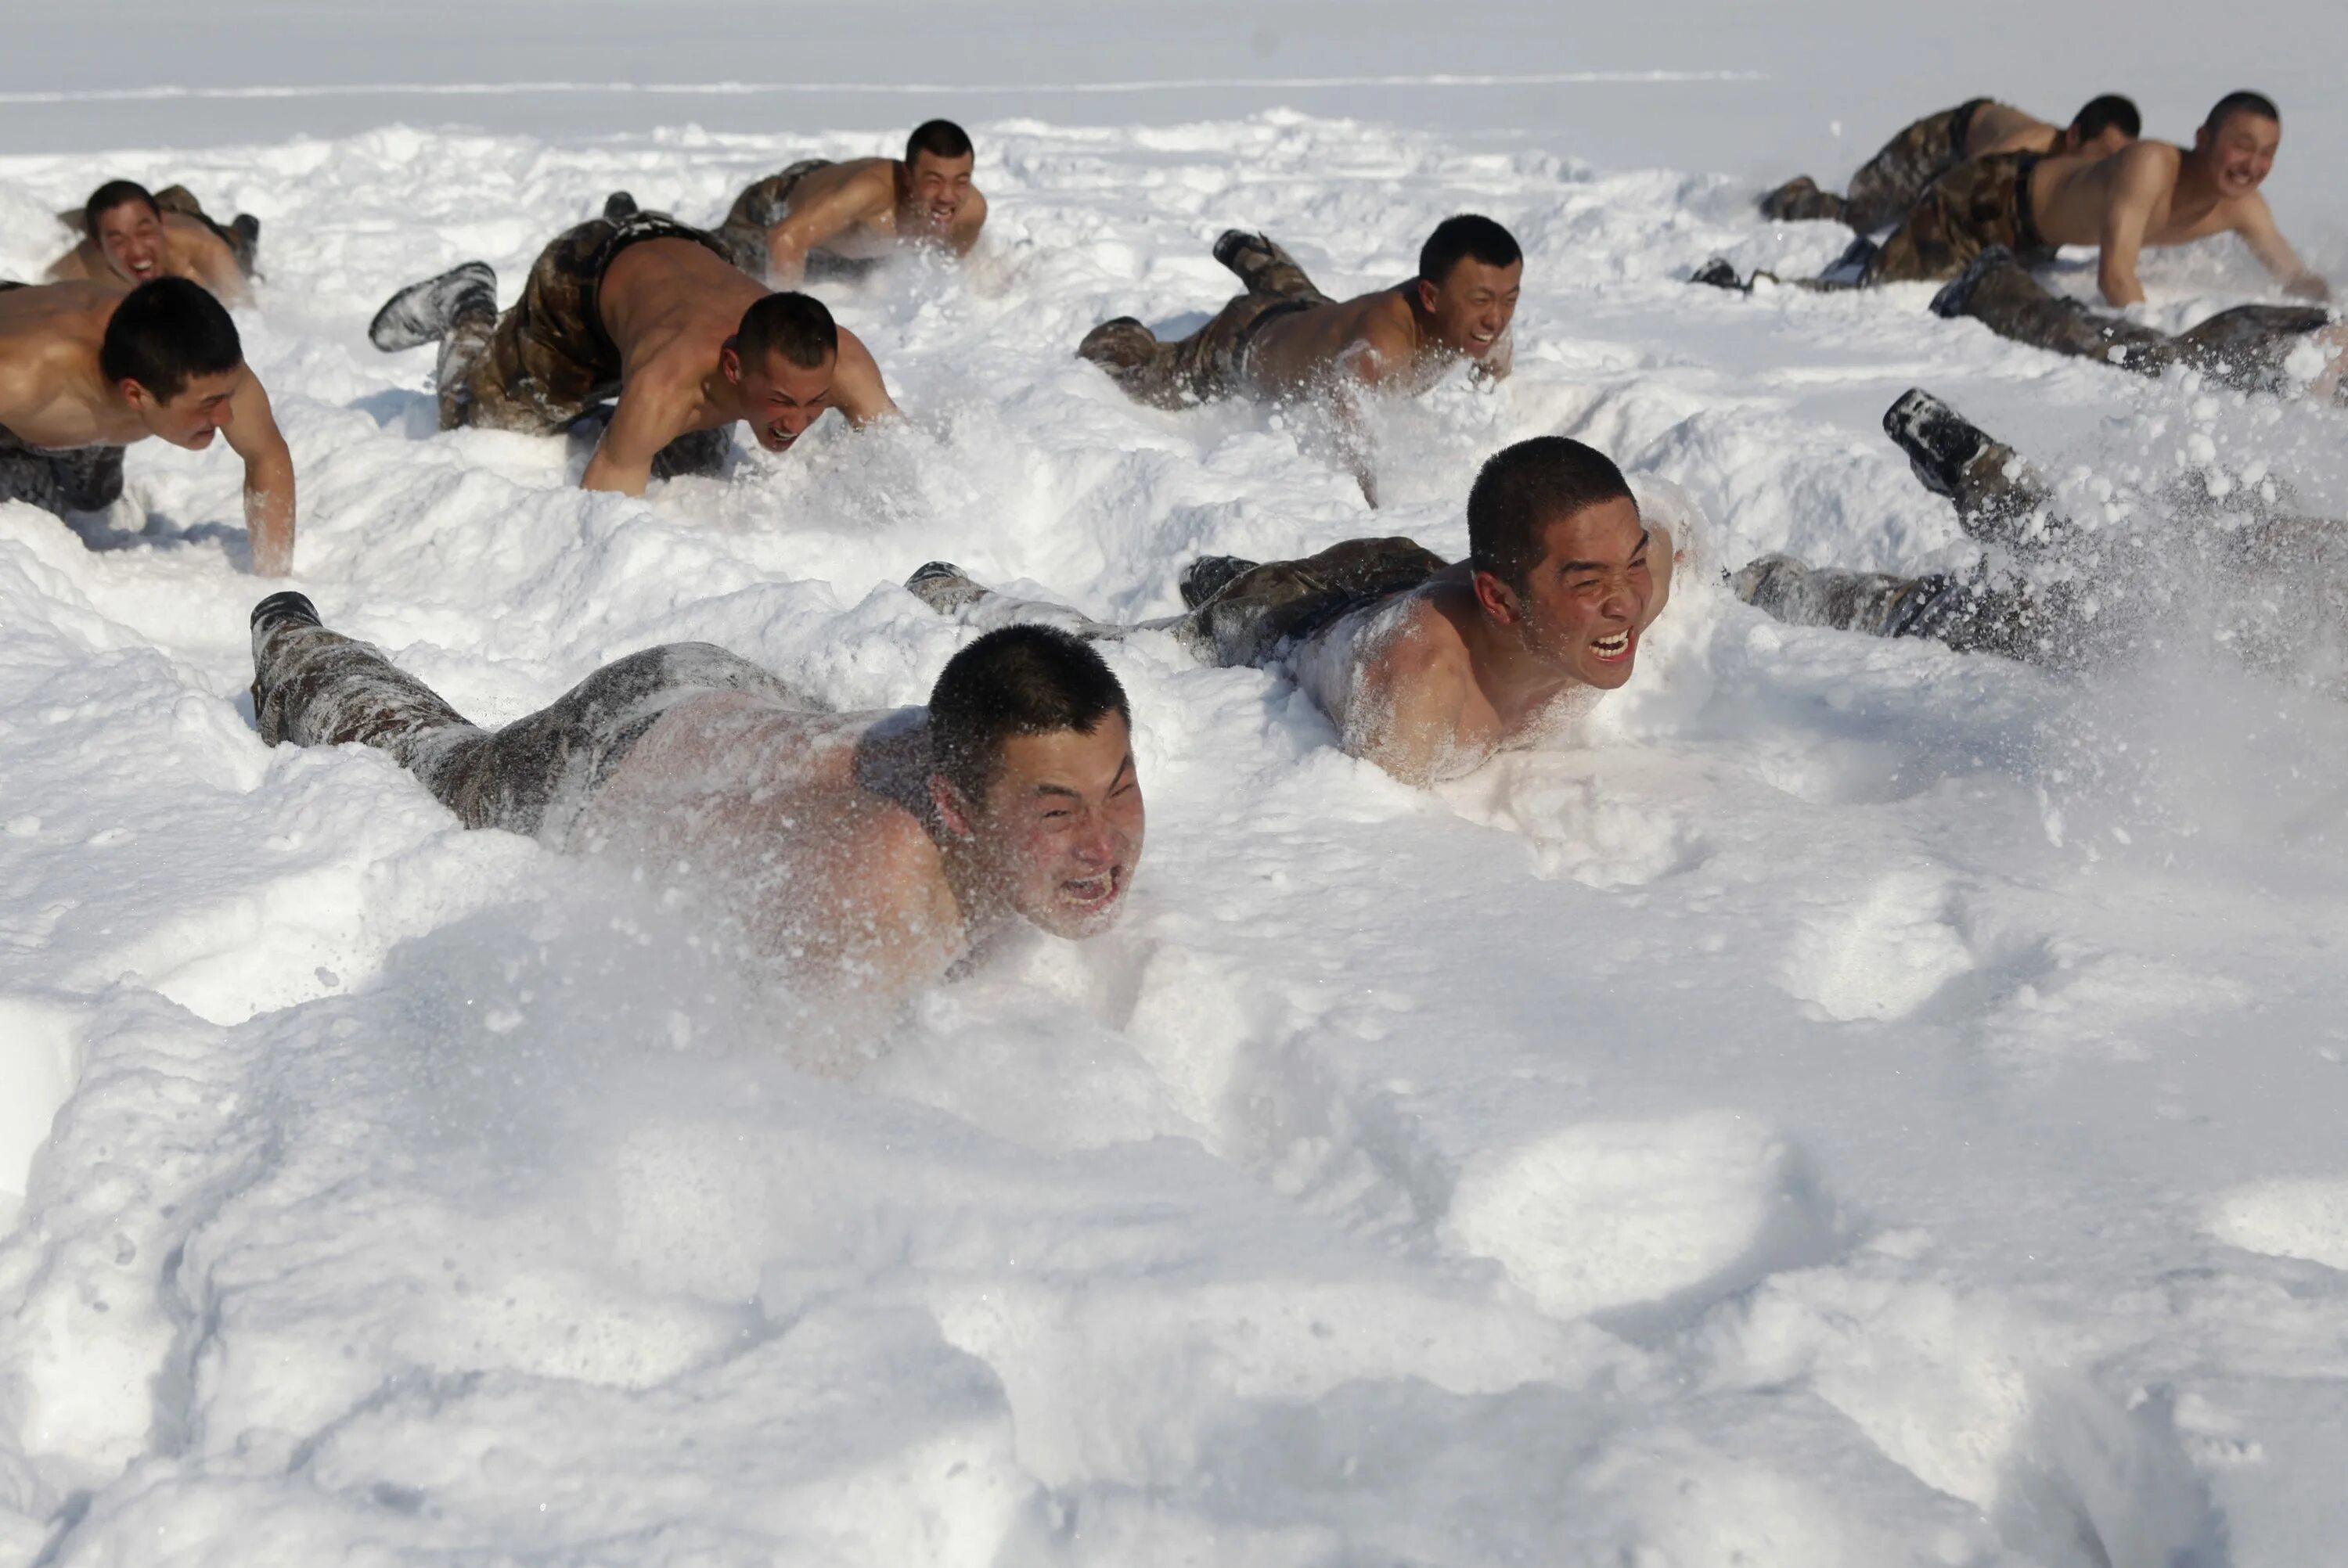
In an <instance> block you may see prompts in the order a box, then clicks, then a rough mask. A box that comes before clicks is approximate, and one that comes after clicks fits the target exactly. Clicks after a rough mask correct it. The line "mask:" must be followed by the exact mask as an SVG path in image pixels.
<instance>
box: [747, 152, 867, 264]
mask: <svg viewBox="0 0 2348 1568" xmlns="http://www.w3.org/2000/svg"><path fill="white" fill-rule="evenodd" d="M895 199H896V187H895V185H894V184H893V183H892V182H891V179H890V178H889V170H888V167H887V165H885V164H884V165H881V166H880V169H878V170H877V178H876V177H875V176H873V175H860V176H859V177H858V178H856V179H850V180H846V181H843V182H842V183H840V184H839V185H837V186H834V187H833V188H832V189H831V190H828V191H825V192H824V193H823V194H821V195H819V196H813V197H809V198H808V199H807V200H803V201H797V202H794V203H793V204H792V206H791V210H789V211H788V212H787V213H785V214H784V215H783V220H782V221H781V222H779V223H778V224H776V225H775V226H774V227H773V228H772V229H769V230H767V283H768V285H769V286H770V287H773V288H777V289H796V288H798V286H799V283H800V282H802V281H803V280H804V279H805V278H806V277H807V260H808V252H809V251H819V250H821V249H822V248H823V246H824V242H825V241H828V240H830V239H831V238H833V237H834V236H835V235H838V234H840V233H843V232H845V231H848V230H850V229H852V228H854V227H855V226H856V225H857V224H859V223H863V222H869V221H870V220H872V219H874V218H877V217H879V216H880V215H881V214H882V213H884V212H886V211H888V210H889V209H890V207H891V204H892V203H893V202H894V200H895Z"/></svg>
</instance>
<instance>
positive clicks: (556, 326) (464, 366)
mask: <svg viewBox="0 0 2348 1568" xmlns="http://www.w3.org/2000/svg"><path fill="white" fill-rule="evenodd" d="M616 231H617V225H615V224H613V222H611V221H610V220H607V219H602V218H597V219H594V220H591V221H589V222H585V223H582V224H580V225H579V226H578V227H577V228H575V229H572V230H570V231H567V232H565V233H562V234H560V235H558V236H556V237H555V239H554V241H553V242H552V243H551V244H549V245H548V246H547V247H546V249H545V250H543V251H540V252H539V255H538V260H537V261H534V262H532V263H531V265H530V281H529V282H527V283H525V284H524V285H523V286H522V292H521V298H520V299H519V300H517V301H515V302H514V303H513V305H512V307H511V308H510V309H509V310H507V311H505V312H504V313H501V314H500V315H499V316H498V317H496V318H495V319H494V320H490V319H489V318H488V317H486V316H483V315H472V316H467V317H465V318H463V319H461V320H459V321H458V322H457V323H454V324H452V325H451V326H450V328H449V330H448V335H447V336H446V337H444V338H443V339H442V340H441V343H440V373H439V387H440V428H442V429H443V430H455V429H458V428H460V427H464V426H469V425H478V426H480V427H482V428H485V429H490V430H516V431H520V432H521V433H523V434H524V435H530V436H552V435H556V434H559V433H560V432H561V431H563V430H565V429H567V428H569V426H570V425H571V424H572V421H574V420H576V419H577V418H578V417H579V416H580V415H582V414H584V413H586V412H587V411H588V410H589V409H591V408H592V407H594V406H595V405H596V404H598V403H600V402H601V401H602V400H603V399H604V398H606V397H608V396H610V395H612V393H613V391H614V390H615V389H616V388H617V387H618V385H619V381H620V362H619V353H618V351H617V350H616V349H614V348H613V346H612V344H611V343H610V341H609V340H608V339H607V338H606V337H605V336H604V335H603V327H602V322H601V321H600V320H599V319H598V318H597V314H596V302H595V292H596V287H597V285H598V284H599V283H600V282H602V269H603V266H604V264H605V262H606V261H608V259H609V258H608V254H607V252H608V250H609V247H610V244H611V241H612V238H613V234H614V233H615V232H616Z"/></svg>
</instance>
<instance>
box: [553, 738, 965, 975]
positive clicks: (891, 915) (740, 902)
mask: <svg viewBox="0 0 2348 1568" xmlns="http://www.w3.org/2000/svg"><path fill="white" fill-rule="evenodd" d="M919 717H920V715H919V713H918V711H913V712H910V713H909V712H897V713H889V712H878V713H810V712H800V711H795V710H793V709H789V708H787V707H784V706H783V705H781V704H780V703H778V702H775V701H774V700H773V699H770V698H767V697H762V696H759V695H757V694H755V693H752V692H712V693H710V694H709V695H707V696H703V697H695V698H692V699H689V700H687V701H685V702H680V703H678V704H677V705H676V706H675V707H674V708H672V709H670V710H669V712H666V713H664V714H663V715H662V717H661V718H660V720H659V721H658V722H657V723H654V725H653V727H652V729H651V730H649V731H647V732H646V733H645V734H644V738H643V739H642V740H641V741H639V742H637V743H635V745H634V746H633V747H632V748H630V750H629V752H628V754H627V756H626V757H625V758H624V759H623V761H622V762H621V764H620V765H619V766H618V767H617V768H616V769H614V770H613V774H612V776H611V778H610V779H609V781H607V782H606V783H605V784H604V785H603V786H602V789H601V790H599V791H598V792H597V793H596V795H595V799H594V801H593V803H592V804H591V805H590V806H589V807H588V809H587V812H586V813H585V815H583V816H582V819H581V822H580V824H579V826H578V828H577V829H576V831H575V833H574V835H573V837H574V842H575V843H576V844H577V845H579V846H581V847H583V848H587V849H589V850H591V851H598V852H602V853H609V854H617V855H620V856H624V857H626V858H628V859H631V860H633V861H634V862H636V863H637V864H640V865H642V866H645V867H646V868H647V869H648V870H651V871H653V872H654V873H655V874H657V875H662V876H670V875H674V876H678V877H680V878H682V879H684V881H685V884H686V885H688V886H695V887H696V888H705V889H712V890H714V891H715V893H716V897H717V899H718V901H719V905H720V907H721V908H722V911H723V913H724V914H725V916H726V917H727V918H728V919H729V920H730V921H731V922H732V923H734V924H735V925H736V927H738V928H739V930H740V932H741V934H742V935H743V937H744V938H746V939H747V941H748V942H749V943H750V944H752V945H753V946H754V947H755V948H757V950H759V951H761V952H763V953H765V954H767V955H769V956H771V957H774V958H778V959H781V960H783V961H785V962H786V963H787V965H788V967H789V968H792V969H794V970H804V971H805V973H806V974H807V975H808V977H810V978H811V979H814V980H815V981H816V982H817V983H818V984H820V983H821V981H822V979H824V977H826V976H834V977H839V979H840V980H841V981H842V982H843V983H845V984H848V985H850V986H852V987H853V988H855V989H879V990H882V991H890V992H893V991H896V990H900V989H904V987H906V986H910V985H915V984H920V983H922V982H923V981H925V980H927V979H934V978H936V977H937V976H939V975H941V974H942V973H944V971H945V969H946V968H947V967H948V966H949V965H950V964H951V963H952V962H953V959H954V958H955V957H956V956H958V954H959V953H960V951H961V950H962V947H963V927H962V921H961V917H960V915H959V913H958V911H957V908H956V906H955V903H954V899H953V893H952V891H951V890H950V889H949V887H948V886H947V883H946V879H945V874H944V869H943V861H942V856H940V854H939V852H938V849H937V846H936V844H935V842H934V841H933V840H932V837H931V836H930V834H929V831H928V829H927V828H926V826H925V825H923V824H922V821H921V820H920V819H919V818H918V817H917V816H916V815H914V814H913V812H912V811H911V809H909V808H908V804H907V803H908V802H909V801H911V800H913V799H915V798H917V796H916V795H915V794H914V792H915V790H916V789H917V788H918V781H917V779H916V777H915V774H916V773H917V771H918V767H919V759H920V758H922V757H923V756H924V755H925V754H926V753H925V747H924V745H923V744H922V743H923V742H925V736H923V734H922V731H921V728H920V725H919V722H918V721H919ZM892 980H894V981H899V982H902V983H901V984H895V985H892V984H891V981H892ZM876 981H877V982H878V983H877V984H876V983H875V982H876Z"/></svg>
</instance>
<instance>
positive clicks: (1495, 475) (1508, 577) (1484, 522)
mask: <svg viewBox="0 0 2348 1568" xmlns="http://www.w3.org/2000/svg"><path fill="white" fill-rule="evenodd" d="M1630 499H1632V495H1631V487H1630V485H1629V483H1628V482H1627V481H1625V480H1624V479H1623V477H1622V469H1620V468H1617V467H1616V466H1614V460H1613V459H1612V458H1611V457H1609V456H1606V454H1605V453H1603V452H1601V451H1599V450H1598V449H1597V448H1596V447H1595V446H1583V445H1582V444H1581V442H1579V441H1576V440H1573V439H1572V438H1571V437H1570V436H1534V437H1533V438H1532V439H1531V440H1529V441H1519V442H1518V443H1517V444H1516V445H1515V446H1504V447H1502V448H1501V449H1500V450H1499V451H1498V452H1495V453H1493V454H1492V456H1490V457H1489V458H1488V459H1486V461H1485V464H1484V466H1483V468H1482V470H1481V471H1480V472H1478V474H1477V476H1476V483H1475V486H1474V487H1472V488H1471V489H1469V490H1468V562H1469V564H1471V565H1472V566H1474V567H1475V569H1477V570H1478V571H1488V572H1490V573H1491V574H1492V575H1493V576H1494V577H1497V578H1498V579H1500V580H1501V581H1502V582H1505V583H1507V584H1508V585H1509V587H1510V588H1513V589H1516V590H1517V591H1518V592H1519V593H1522V592H1523V591H1524V590H1525V588H1526V585H1527V583H1528V582H1529V580H1530V579H1531V577H1532V570H1533V568H1535V567H1537V566H1539V565H1540V559H1541V530H1542V529H1543V528H1547V527H1548V526H1549V524H1550V523H1551V522H1553V521H1555V520H1556V519H1557V518H1570V517H1574V516H1576V515H1578V514H1579V513H1581V512H1583V511H1585V510H1587V509H1588V508H1590V507H1594V506H1597V505H1599V504H1600V503H1601V502H1604V501H1616V500H1630Z"/></svg>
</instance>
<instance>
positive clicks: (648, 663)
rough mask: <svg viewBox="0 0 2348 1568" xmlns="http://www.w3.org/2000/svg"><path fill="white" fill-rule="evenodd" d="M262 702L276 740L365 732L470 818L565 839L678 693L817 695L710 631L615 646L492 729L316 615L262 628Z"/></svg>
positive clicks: (264, 733) (256, 690)
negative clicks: (567, 683)
mask: <svg viewBox="0 0 2348 1568" xmlns="http://www.w3.org/2000/svg"><path fill="white" fill-rule="evenodd" d="M252 664H253V682H252V686H253V713H254V717H255V721H256V723H257V724H258V726H259V729H260V732H261V738H262V739H263V741H265V742H267V743H270V744H275V743H278V742H280V741H291V742H293V743H294V744H296V745H304V746H326V745H338V744H343V743H348V742H354V741H355V742H358V743H362V744H365V745H370V746H374V747H376V748H377V749H378V750H381V751H385V752H388V753H390V754H391V755H392V756H393V757H394V758H395V759H396V761H397V762H398V763H399V764H400V765H401V766H402V767H405V768H406V769H407V771H408V772H410V773H412V774H415V775H416V776H417V779H418V780H419V781H420V782H421V783H422V784H424V786H425V787H426V788H427V789H428V790H430V791H431V792H432V794H433V797H434V798H435V799H437V800H438V801H439V802H440V803H441V804H443V805H446V806H447V807H448V809H449V810H450V811H452V812H454V813H456V814H457V816H458V819H459V820H461V821H462V822H463V823H464V825H466V826H467V827H498V828H503V829H505V830H506V831H508V832H510V833H520V834H530V835H542V836H545V837H548V838H549V839H550V840H551V841H554V842H558V843H559V842H560V840H561V837H562V835H563V834H564V833H565V832H567V830H568V828H569V826H570V825H571V824H572V823H573V822H575V821H576V820H577V818H578V815H579V813H580V812H581V811H582V810H583V809H584V808H585V806H586V804H587V803H588V801H589V800H590V799H591V798H592V795H593V794H594V792H595V790H597V789H598V788H600V787H601V786H602V784H603V782H604V780H605V779H607V778H609V777H610V776H611V772H612V769H613V767H615V766H616V765H618V763H619V762H620V760H621V758H622V757H623V756H624V755H625V754H626V752H627V748H628V747H630V746H632V745H633V744H634V743H636V742H637V741H638V740H641V739H642V738H643V737H644V732H645V731H647V730H649V729H650V728H652V726H653V724H654V722H656V721H657V720H658V719H659V717H660V716H661V714H662V713H663V712H666V711H667V709H668V708H669V707H670V706H671V705H673V704H674V703H675V702H678V701H680V700H682V699H684V698H686V697H691V696H695V695H698V694H700V693H702V692H714V691H744V692H762V693H765V694H767V695H770V696H775V697H778V698H780V699H782V700H784V701H786V702H789V703H790V704H791V705H793V706H795V707H803V708H808V709H810V710H813V709H815V708H816V707H817V706H818V705H817V704H815V703H812V702H808V700H807V699H806V698H804V697H803V696H801V695H800V694H798V693H797V692H792V691H791V690H790V688H788V686H786V685H785V684H784V683H783V682H781V681H779V680H778V679H776V678H775V677H774V676H773V675H771V674H769V673H767V671H764V670H761V669H759V668H758V667H757V665H755V664H752V663H750V662H749V661H747V660H745V659H740V658H737V657H736V656H735V655H734V654H731V653H728V652H727V651H726V650H724V649H722V648H717V647H715V646H713V645H711V644H709V643H705V642H680V643H673V644H670V645H668V646H666V647H662V648H648V649H645V650H644V651H643V652H641V653H631V654H629V655H628V656H627V657H626V658H624V659H619V660H614V661H613V662H611V663H609V664H606V665H604V666H603V667H602V669H601V670H598V671H595V672H594V673H593V674H592V675H590V676H589V677H587V679H586V680H584V681H582V682H580V683H579V684H578V685H576V686H574V687H572V689H571V690H570V691H569V692H566V693H564V694H563V695H562V696H561V697H560V698H558V699H556V700H555V701H554V702H552V703H550V704H549V705H548V706H546V707H544V708H541V710H539V711H538V712H535V713H532V714H530V715H529V716H528V717H526V718H521V719H517V720H515V721H514V722H513V723H510V724H508V725H506V726H505V727H504V728H502V729H499V730H494V731H492V730H484V729H482V728H481V727H480V726H479V725H478V724H474V723H470V722H469V721H468V720H467V719H466V718H465V717H464V715H462V714H460V713H458V712H457V710H456V709H454V708H452V707H450V706H449V705H448V702H446V701H444V700H443V699H442V698H441V697H440V696H439V694H438V693H437V692H434V691H433V690H432V689H431V688H430V687H428V686H427V685H425V684H424V682H421V681H418V680H417V679H416V677H414V676H413V675H410V674H408V673H407V671H404V670H402V669H400V668H399V667H398V666H397V665H396V664H394V663H392V661H390V660H388V659H386V657H384V655H383V653H382V652H381V651H379V650H377V649H375V648H371V647H369V646H368V645H367V644H366V643H364V642H357V641H353V640H352V639H350V638H347V637H345V636H343V635H341V634H340V633H339V632H334V631H329V630H326V629H325V628H324V627H322V626H318V625H315V624H312V623H309V622H306V621H289V620H273V621H272V620H264V621H263V623H262V624H261V625H259V626H256V627H255V628H254V630H253V651H252Z"/></svg>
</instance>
